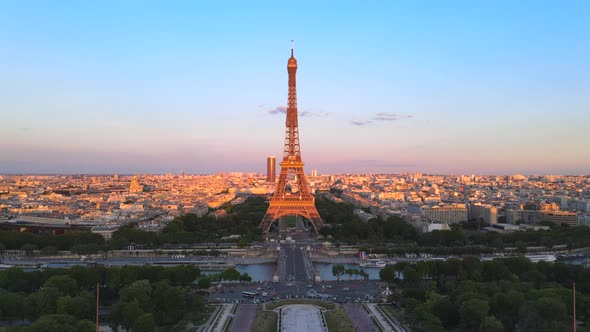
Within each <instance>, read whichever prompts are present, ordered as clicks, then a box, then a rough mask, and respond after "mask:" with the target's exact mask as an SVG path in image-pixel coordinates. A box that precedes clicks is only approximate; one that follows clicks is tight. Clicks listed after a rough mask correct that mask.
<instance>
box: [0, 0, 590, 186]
mask: <svg viewBox="0 0 590 332" xmlns="http://www.w3.org/2000/svg"><path fill="white" fill-rule="evenodd" d="M287 9H288V10H287ZM588 9H590V5H588V4H586V3H584V2H582V1H579V2H575V1H573V2H568V3H567V4H566V5H564V4H559V3H550V2H534V1H525V2H519V3H511V2H508V1H503V2H494V3H493V4H492V3H475V4H474V3H470V2H460V1H456V2H450V3H445V4H440V3H436V2H425V3H421V4H416V3H412V4H410V3H401V2H399V3H393V4H386V3H372V4H368V5H366V4H365V5H362V6H361V5H356V6H352V5H347V4H344V5H336V3H324V4H315V3H313V4H312V3H308V4H307V5H305V4H301V5H300V6H294V5H293V8H290V7H289V8H288V7H277V5H275V4H273V5H271V4H266V5H264V4H262V3H255V4H252V5H251V6H248V7H240V6H238V5H234V6H232V8H231V9H229V8H228V6H227V4H225V5H223V4H214V3H199V4H191V3H188V2H187V3H185V2H179V3H175V4H173V5H169V6H164V5H163V4H160V5H157V4H154V3H148V4H146V3H139V2H137V3H135V2H129V3H117V2H102V3H100V4H98V3H96V4H92V3H65V2H56V3H51V4H49V3H43V2H29V3H26V4H24V3H2V4H0V36H1V37H2V39H3V40H4V46H5V47H4V48H5V50H6V51H5V52H3V53H2V54H0V73H1V74H2V76H3V78H4V79H3V80H2V81H0V91H2V92H1V93H2V97H1V98H0V109H2V110H3V123H5V126H4V128H3V130H2V131H0V141H1V143H0V173H50V174H55V173H86V174H93V173H102V174H107V173H108V174H113V173H126V174H133V173H178V172H181V171H184V172H186V173H201V174H203V173H217V172H223V171H225V172H227V171H244V172H262V171H264V169H265V167H266V163H265V161H266V157H267V156H270V155H281V153H280V151H281V148H282V144H281V141H280V140H281V139H280V137H281V136H282V135H283V132H284V112H285V106H286V104H287V96H286V88H287V72H286V70H285V68H284V59H285V57H286V56H287V55H288V52H289V41H290V40H291V39H294V40H295V49H296V52H297V54H298V56H297V58H298V61H299V63H300V71H299V72H298V76H299V77H298V79H299V84H298V85H299V86H298V88H299V95H298V103H299V113H300V115H301V117H300V121H301V123H302V127H303V129H302V140H301V145H302V149H303V151H304V153H303V157H304V158H305V160H306V166H307V167H308V169H317V170H318V171H319V173H323V174H325V173H332V174H335V173H404V172H424V173H433V174H506V175H508V174H516V173H523V174H572V175H586V174H590V155H588V154H587V153H585V152H586V151H587V149H588V142H589V141H590V132H588V131H586V130H585V124H587V123H590V114H589V113H588V112H587V109H588V106H590V101H589V99H588V97H587V92H588V91H589V90H588V88H589V87H590V75H589V74H590V66H589V65H588V63H587V61H585V60H586V59H588V58H589V56H590V46H588V45H589V43H587V37H586V36H585V32H586V31H588V30H589V29H590V23H589V22H588V20H586V17H585V13H587V12H588ZM586 16H587V15H586ZM287 21H289V22H296V23H299V24H295V25H293V24H290V25H289V24H286V22H287Z"/></svg>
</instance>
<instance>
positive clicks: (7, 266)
mask: <svg viewBox="0 0 590 332" xmlns="http://www.w3.org/2000/svg"><path fill="white" fill-rule="evenodd" d="M13 267H14V265H11V264H4V263H0V270H8V269H10V268H13Z"/></svg>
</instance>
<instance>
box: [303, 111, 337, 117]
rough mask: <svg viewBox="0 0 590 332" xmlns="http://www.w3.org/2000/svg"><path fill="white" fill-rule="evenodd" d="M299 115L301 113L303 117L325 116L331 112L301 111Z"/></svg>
mask: <svg viewBox="0 0 590 332" xmlns="http://www.w3.org/2000/svg"><path fill="white" fill-rule="evenodd" d="M299 115H301V116H302V117H303V116H309V117H312V116H317V117H325V116H328V115H330V113H329V112H311V111H300V112H299Z"/></svg>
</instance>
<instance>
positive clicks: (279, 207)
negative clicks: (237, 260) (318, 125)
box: [259, 47, 324, 237]
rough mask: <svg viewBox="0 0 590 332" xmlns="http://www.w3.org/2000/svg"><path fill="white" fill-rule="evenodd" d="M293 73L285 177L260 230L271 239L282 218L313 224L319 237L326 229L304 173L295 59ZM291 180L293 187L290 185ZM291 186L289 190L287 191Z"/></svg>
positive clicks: (290, 67) (291, 61) (290, 64)
mask: <svg viewBox="0 0 590 332" xmlns="http://www.w3.org/2000/svg"><path fill="white" fill-rule="evenodd" d="M287 72H288V73H289V96H288V101H287V121H286V130H285V146H284V149H283V160H282V161H281V164H280V165H281V173H280V174H279V180H278V181H277V184H276V188H275V193H274V195H273V196H272V197H271V199H270V205H269V207H268V210H267V211H266V215H265V216H264V218H263V219H262V222H261V223H260V226H259V227H260V228H261V229H262V231H263V232H264V234H265V236H267V237H268V231H269V229H270V226H271V225H272V223H273V222H274V221H275V220H277V219H279V218H280V217H283V216H287V215H299V216H302V217H304V218H306V219H308V220H309V221H311V223H312V225H313V227H314V230H315V231H316V233H318V231H319V229H320V228H321V227H322V226H323V225H324V223H323V222H322V218H321V217H320V214H319V213H318V211H317V209H316V208H315V201H314V198H313V196H312V195H311V192H310V190H309V186H308V185H307V177H306V176H305V172H304V171H303V165H304V164H303V161H302V159H301V148H300V146H299V123H298V114H297V84H296V80H295V75H296V73H297V60H296V59H295V57H294V56H293V48H292V47H291V57H290V58H289V61H288V62H287ZM289 180H292V181H293V183H292V184H290V183H289ZM288 185H289V188H288V187H287V186H288Z"/></svg>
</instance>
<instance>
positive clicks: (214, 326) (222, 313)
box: [203, 304, 236, 332]
mask: <svg viewBox="0 0 590 332" xmlns="http://www.w3.org/2000/svg"><path fill="white" fill-rule="evenodd" d="M235 307H236V305H235V304H222V305H221V306H220V309H219V310H218V311H216V312H217V314H213V315H212V316H213V317H214V318H213V321H212V322H211V323H209V321H207V326H206V327H205V329H204V330H203V331H205V332H223V331H224V330H225V327H226V326H227V325H228V324H229V323H230V321H231V318H232V317H233V313H234V310H235Z"/></svg>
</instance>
